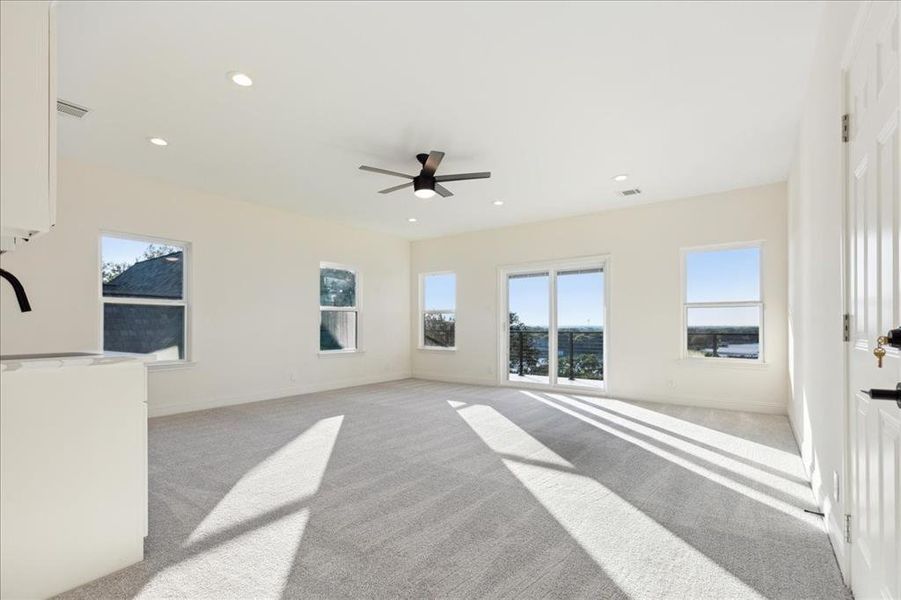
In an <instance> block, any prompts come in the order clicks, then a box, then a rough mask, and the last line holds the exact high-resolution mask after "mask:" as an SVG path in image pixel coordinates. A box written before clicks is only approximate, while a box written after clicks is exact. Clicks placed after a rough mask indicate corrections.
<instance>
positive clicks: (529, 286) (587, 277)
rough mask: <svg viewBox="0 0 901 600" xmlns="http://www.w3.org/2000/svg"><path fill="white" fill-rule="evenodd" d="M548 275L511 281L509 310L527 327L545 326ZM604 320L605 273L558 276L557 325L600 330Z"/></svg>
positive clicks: (546, 321) (515, 278)
mask: <svg viewBox="0 0 901 600" xmlns="http://www.w3.org/2000/svg"><path fill="white" fill-rule="evenodd" d="M548 285H549V283H548V276H547V275H542V276H539V277H514V278H511V279H510V288H509V298H510V311H511V312H515V313H516V314H518V315H519V318H520V320H521V321H522V322H523V323H525V324H526V325H534V326H542V327H547V325H548V312H549V311H548ZM603 321H604V274H603V273H601V272H599V271H598V272H593V273H559V274H558V275H557V326H558V327H560V328H563V327H575V326H582V327H584V326H588V325H591V326H594V327H600V326H602V325H603Z"/></svg>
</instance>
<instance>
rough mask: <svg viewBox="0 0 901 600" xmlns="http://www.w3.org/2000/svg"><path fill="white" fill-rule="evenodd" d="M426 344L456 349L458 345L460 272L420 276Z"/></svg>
mask: <svg viewBox="0 0 901 600" xmlns="http://www.w3.org/2000/svg"><path fill="white" fill-rule="evenodd" d="M420 293H421V297H420V307H421V315H420V316H421V319H420V323H421V325H422V335H421V336H420V340H419V345H420V347H422V348H443V349H447V350H453V349H454V348H455V346H456V307H457V276H456V275H454V274H453V273H427V274H425V275H423V276H422V277H421V278H420Z"/></svg>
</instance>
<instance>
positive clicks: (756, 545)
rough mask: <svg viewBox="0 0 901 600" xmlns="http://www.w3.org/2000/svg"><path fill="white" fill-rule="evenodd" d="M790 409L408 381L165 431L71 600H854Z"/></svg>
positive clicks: (170, 422)
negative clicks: (111, 545) (122, 563)
mask: <svg viewBox="0 0 901 600" xmlns="http://www.w3.org/2000/svg"><path fill="white" fill-rule="evenodd" d="M804 508H813V504H812V499H811V493H810V488H809V486H808V484H807V481H806V479H805V477H804V474H803V470H802V467H801V462H800V459H799V458H798V455H797V447H796V445H795V442H794V439H793V437H792V434H791V431H790V429H789V425H788V421H787V420H786V418H785V417H781V416H773V415H757V414H749V413H739V412H729V411H716V410H709V409H699V408H687V407H675V406H664V405H652V404H636V403H626V402H620V401H616V400H608V399H597V398H590V397H584V396H574V395H572V394H549V393H536V392H524V391H518V390H514V389H506V388H487V387H477V386H466V385H454V384H443V383H433V382H425V381H417V380H407V381H401V382H394V383H386V384H379V385H371V386H364V387H358V388H351V389H345V390H338V391H332V392H324V393H318V394H311V395H307V396H300V397H294V398H286V399H282V400H275V401H270V402H261V403H256V404H246V405H241V406H235V407H229V408H222V409H216V410H209V411H204V412H196V413H190V414H184V415H176V416H172V417H163V418H158V419H153V420H151V422H150V535H149V537H148V538H147V541H146V559H145V560H144V561H143V562H141V563H139V564H137V565H134V566H132V567H129V568H128V569H125V570H123V571H120V572H118V573H114V574H112V575H110V576H107V577H104V578H102V579H100V580H97V581H95V582H92V583H90V584H88V585H85V586H83V587H80V588H78V589H75V590H72V591H70V592H67V593H65V594H63V595H62V596H60V597H61V598H66V599H75V598H92V599H93V598H217V599H219V598H221V599H225V598H242V599H243V598H394V597H405V598H480V597H490V598H514V597H523V598H539V597H540V598H543V597H557V598H632V599H635V600H638V599H643V598H655V599H656V598H817V599H825V598H848V597H849V596H848V595H847V592H846V590H845V588H844V586H843V585H842V582H841V577H840V575H839V572H838V568H837V566H836V564H835V560H834V558H833V555H832V550H831V547H830V545H829V541H828V539H827V537H826V535H825V533H824V532H823V530H822V527H821V524H820V523H819V519H818V518H817V517H813V516H810V515H806V514H805V513H804V512H803V510H802V509H804Z"/></svg>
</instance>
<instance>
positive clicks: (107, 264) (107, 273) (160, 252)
mask: <svg viewBox="0 0 901 600" xmlns="http://www.w3.org/2000/svg"><path fill="white" fill-rule="evenodd" d="M180 251H181V248H176V247H175V246H167V245H166V244H150V245H149V246H147V249H146V250H144V252H143V253H142V254H141V256H139V257H137V258H136V259H134V260H133V261H131V262H112V261H103V265H102V268H101V276H102V278H103V283H109V282H110V281H112V280H113V279H115V278H116V277H118V276H119V275H120V274H122V272H124V271H125V270H127V269H128V268H129V267H131V266H132V265H134V264H135V263H139V262H142V261H145V260H150V259H151V258H159V257H160V256H166V255H167V254H172V253H173V252H180Z"/></svg>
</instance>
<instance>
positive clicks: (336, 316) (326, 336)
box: [319, 263, 359, 352]
mask: <svg viewBox="0 0 901 600" xmlns="http://www.w3.org/2000/svg"><path fill="white" fill-rule="evenodd" d="M357 285H358V277H357V273H356V271H355V270H353V269H351V268H348V267H343V266H341V265H334V264H329V263H322V264H321V265H320V266H319V351H320V352H354V351H356V350H357V330H358V327H359V325H358V318H357V313H358V308H357V306H358V302H359V293H358V290H357Z"/></svg>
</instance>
